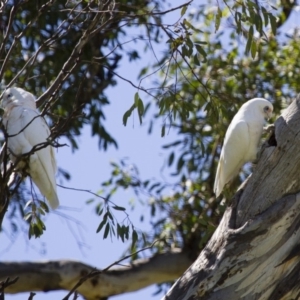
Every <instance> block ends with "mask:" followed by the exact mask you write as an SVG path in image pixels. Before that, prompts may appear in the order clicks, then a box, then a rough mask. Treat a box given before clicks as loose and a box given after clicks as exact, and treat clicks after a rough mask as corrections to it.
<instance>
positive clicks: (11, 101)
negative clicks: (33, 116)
mask: <svg viewBox="0 0 300 300" xmlns="http://www.w3.org/2000/svg"><path fill="white" fill-rule="evenodd" d="M1 106H2V108H4V109H11V108H12V107H14V106H23V107H28V108H31V109H36V104H35V97H34V96H33V95H32V94H31V93H29V92H27V91H25V90H23V89H21V88H18V87H13V88H9V89H7V90H6V91H5V92H4V93H3V95H2V102H1Z"/></svg>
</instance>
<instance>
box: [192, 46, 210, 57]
mask: <svg viewBox="0 0 300 300" xmlns="http://www.w3.org/2000/svg"><path fill="white" fill-rule="evenodd" d="M195 46H196V49H197V51H198V52H199V53H200V54H202V55H203V56H204V57H206V56H207V53H206V52H205V51H204V49H203V48H202V47H201V46H200V45H198V44H195Z"/></svg>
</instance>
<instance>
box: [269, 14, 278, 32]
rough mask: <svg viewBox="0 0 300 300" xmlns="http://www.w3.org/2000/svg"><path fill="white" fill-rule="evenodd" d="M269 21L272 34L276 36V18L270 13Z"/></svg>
mask: <svg viewBox="0 0 300 300" xmlns="http://www.w3.org/2000/svg"><path fill="white" fill-rule="evenodd" d="M269 19H270V23H271V28H272V32H273V34H274V35H276V31H277V22H276V18H275V17H274V16H273V15H272V14H271V13H269Z"/></svg>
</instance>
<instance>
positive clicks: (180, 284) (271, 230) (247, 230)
mask: <svg viewBox="0 0 300 300" xmlns="http://www.w3.org/2000/svg"><path fill="white" fill-rule="evenodd" d="M299 132H300V95H299V96H298V97H297V99H296V100H295V101H294V102H293V103H292V104H291V105H290V106H289V107H288V109H287V110H286V111H285V112H284V113H283V115H282V116H281V117H279V118H278V119H277V121H276V122H275V132H274V134H273V135H272V136H271V137H270V138H269V140H268V143H267V145H266V147H265V148H264V150H263V151H262V154H261V157H260V160H259V162H258V165H257V166H256V168H255V170H254V172H253V174H252V175H251V176H250V177H249V178H248V180H247V182H246V183H245V184H244V185H243V187H242V188H241V189H240V190H239V191H238V192H237V193H236V195H235V197H234V198H233V201H232V205H231V207H228V208H227V210H226V212H225V214H224V216H223V219H222V220H221V222H220V224H219V226H218V228H217V230H216V231H215V233H214V235H213V236H212V238H211V240H210V241H209V243H208V244H207V246H206V247H205V249H204V250H203V251H202V252H201V253H200V255H199V257H198V259H197V260H196V261H195V262H194V264H193V265H192V266H191V267H190V268H189V269H188V270H187V271H186V272H185V273H184V274H183V275H182V277H181V278H180V279H178V280H177V282H176V283H175V284H174V286H173V287H172V288H171V289H170V291H169V292H168V294H167V295H166V296H165V297H164V299H165V300H171V299H172V300H175V299H176V300H181V299H189V300H192V299H201V300H204V299H210V300H213V299H220V300H224V299H230V300H232V299H249V300H250V299H251V300H254V299H260V300H263V299H270V300H276V299H286V300H291V299H300V256H299V254H300V230H299V227H300V193H298V192H299V190H300V135H299Z"/></svg>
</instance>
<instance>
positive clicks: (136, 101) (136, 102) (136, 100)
mask: <svg viewBox="0 0 300 300" xmlns="http://www.w3.org/2000/svg"><path fill="white" fill-rule="evenodd" d="M139 99H140V97H139V93H138V92H136V93H135V94H134V104H135V106H136V107H137V106H138V104H139Z"/></svg>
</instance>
